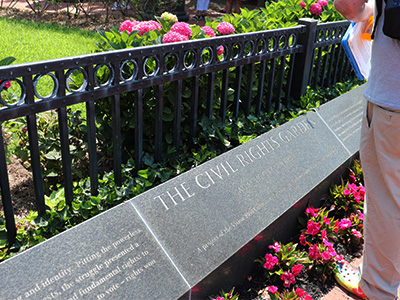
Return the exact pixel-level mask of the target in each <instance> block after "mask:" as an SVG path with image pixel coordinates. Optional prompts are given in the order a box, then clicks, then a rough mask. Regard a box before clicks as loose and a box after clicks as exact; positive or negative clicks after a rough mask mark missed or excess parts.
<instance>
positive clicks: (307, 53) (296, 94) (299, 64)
mask: <svg viewBox="0 0 400 300" xmlns="http://www.w3.org/2000/svg"><path fill="white" fill-rule="evenodd" d="M317 23H318V21H317V20H314V19H310V18H304V19H300V20H299V25H306V31H305V32H304V33H302V34H300V35H299V36H298V41H297V43H298V44H299V45H302V46H303V49H304V50H303V51H302V52H301V53H297V54H296V59H295V62H294V74H293V81H292V83H293V85H292V88H291V96H292V97H293V98H294V99H300V96H301V95H304V94H305V93H306V90H307V85H308V82H309V80H310V75H311V70H312V63H313V60H314V59H313V58H314V41H315V35H316V33H317Z"/></svg>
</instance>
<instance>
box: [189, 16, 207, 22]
mask: <svg viewBox="0 0 400 300" xmlns="http://www.w3.org/2000/svg"><path fill="white" fill-rule="evenodd" d="M192 20H195V21H202V20H204V16H201V15H195V16H194V17H193V18H192Z"/></svg>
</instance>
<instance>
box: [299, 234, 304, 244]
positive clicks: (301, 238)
mask: <svg viewBox="0 0 400 300" xmlns="http://www.w3.org/2000/svg"><path fill="white" fill-rule="evenodd" d="M299 240H300V244H301V245H303V246H305V245H306V237H305V235H304V234H303V233H302V234H301V235H300V238H299Z"/></svg>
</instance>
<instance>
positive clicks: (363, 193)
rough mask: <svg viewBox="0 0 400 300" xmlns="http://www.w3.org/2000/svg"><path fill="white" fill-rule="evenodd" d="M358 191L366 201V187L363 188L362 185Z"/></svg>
mask: <svg viewBox="0 0 400 300" xmlns="http://www.w3.org/2000/svg"><path fill="white" fill-rule="evenodd" d="M358 191H359V193H360V196H361V199H362V200H364V196H365V187H363V186H362V185H360V188H359V190H358Z"/></svg>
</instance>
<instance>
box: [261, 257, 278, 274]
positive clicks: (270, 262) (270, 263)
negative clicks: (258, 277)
mask: <svg viewBox="0 0 400 300" xmlns="http://www.w3.org/2000/svg"><path fill="white" fill-rule="evenodd" d="M278 262H279V260H278V258H277V257H276V256H273V255H271V254H265V264H264V268H266V269H268V270H272V269H273V268H274V266H275V265H276V264H277V263H278Z"/></svg>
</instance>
